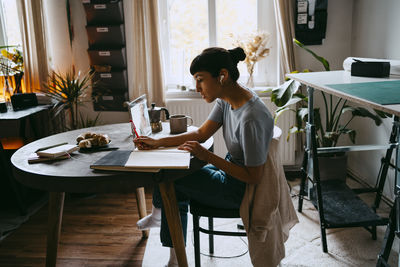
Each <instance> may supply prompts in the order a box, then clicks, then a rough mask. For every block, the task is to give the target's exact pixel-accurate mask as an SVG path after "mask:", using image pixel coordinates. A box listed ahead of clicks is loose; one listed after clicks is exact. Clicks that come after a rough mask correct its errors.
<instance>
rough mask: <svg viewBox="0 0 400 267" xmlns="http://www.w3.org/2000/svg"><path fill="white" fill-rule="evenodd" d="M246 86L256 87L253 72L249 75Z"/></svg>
mask: <svg viewBox="0 0 400 267" xmlns="http://www.w3.org/2000/svg"><path fill="white" fill-rule="evenodd" d="M246 86H247V87H248V88H253V87H254V79H253V75H252V74H250V75H249V78H248V79H247V82H246Z"/></svg>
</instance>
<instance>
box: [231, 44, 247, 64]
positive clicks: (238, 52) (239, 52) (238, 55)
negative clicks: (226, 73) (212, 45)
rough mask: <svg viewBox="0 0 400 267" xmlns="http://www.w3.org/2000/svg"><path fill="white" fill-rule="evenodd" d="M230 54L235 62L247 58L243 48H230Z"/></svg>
mask: <svg viewBox="0 0 400 267" xmlns="http://www.w3.org/2000/svg"><path fill="white" fill-rule="evenodd" d="M228 51H229V54H230V55H231V57H232V59H233V62H234V63H236V64H237V63H238V62H239V61H242V60H244V59H245V58H246V53H245V52H244V50H243V48H241V47H236V48H234V49H229V50H228Z"/></svg>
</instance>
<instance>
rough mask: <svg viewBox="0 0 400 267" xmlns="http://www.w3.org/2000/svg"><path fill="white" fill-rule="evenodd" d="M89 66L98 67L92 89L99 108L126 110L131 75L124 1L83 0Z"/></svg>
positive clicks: (94, 105)
mask: <svg viewBox="0 0 400 267" xmlns="http://www.w3.org/2000/svg"><path fill="white" fill-rule="evenodd" d="M82 3H83V5H84V8H85V12H86V18H87V25H86V31H87V35H88V41H89V49H88V54H89V59H90V65H91V66H92V68H94V69H95V70H96V74H95V75H94V81H96V85H95V86H94V88H93V91H92V98H93V107H94V110H96V111H125V110H126V107H124V106H123V104H124V102H126V101H128V77H127V71H126V68H127V61H126V51H125V27H124V24H123V23H124V16H123V3H122V0H108V1H107V0H83V1H82Z"/></svg>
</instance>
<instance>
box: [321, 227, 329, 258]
mask: <svg viewBox="0 0 400 267" xmlns="http://www.w3.org/2000/svg"><path fill="white" fill-rule="evenodd" d="M321 241H322V251H323V252H324V253H328V242H327V241H326V229H325V226H324V225H323V224H322V223H321Z"/></svg>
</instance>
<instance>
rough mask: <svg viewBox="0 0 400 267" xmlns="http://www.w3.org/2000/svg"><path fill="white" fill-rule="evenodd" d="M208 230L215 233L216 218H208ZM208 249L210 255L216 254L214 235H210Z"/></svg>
mask: <svg viewBox="0 0 400 267" xmlns="http://www.w3.org/2000/svg"><path fill="white" fill-rule="evenodd" d="M208 230H210V231H214V218H213V217H208ZM208 247H209V251H210V254H214V235H213V234H209V235H208Z"/></svg>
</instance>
